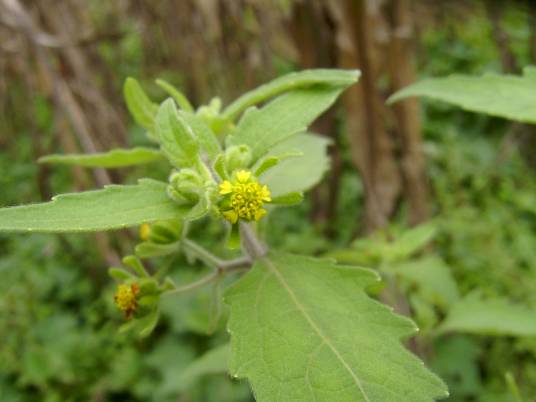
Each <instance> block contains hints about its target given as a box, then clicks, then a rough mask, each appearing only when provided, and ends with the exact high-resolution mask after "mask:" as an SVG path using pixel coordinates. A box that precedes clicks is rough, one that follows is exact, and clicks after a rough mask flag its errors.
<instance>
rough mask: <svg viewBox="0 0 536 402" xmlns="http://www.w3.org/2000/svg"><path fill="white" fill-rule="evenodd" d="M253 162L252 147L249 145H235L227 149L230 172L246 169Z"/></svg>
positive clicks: (227, 162) (226, 158) (226, 155)
mask: <svg viewBox="0 0 536 402" xmlns="http://www.w3.org/2000/svg"><path fill="white" fill-rule="evenodd" d="M250 163H251V149H249V147H248V146H247V145H233V146H230V147H229V148H227V149H226V150H225V166H226V168H227V171H228V172H229V173H231V172H234V171H235V170H238V169H244V168H247V167H248V166H249V164H250Z"/></svg>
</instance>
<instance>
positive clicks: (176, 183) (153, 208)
mask: <svg viewBox="0 0 536 402" xmlns="http://www.w3.org/2000/svg"><path fill="white" fill-rule="evenodd" d="M358 77H359V72H358V71H343V70H308V71H303V72H300V73H293V74H289V75H286V76H283V77H280V78H278V79H276V80H274V81H272V82H270V83H268V84H265V85H263V86H261V87H259V88H257V89H255V90H253V91H251V92H249V93H247V94H245V95H243V96H241V97H240V98H238V99H237V100H236V101H234V102H233V103H231V104H230V105H229V106H227V107H226V108H224V109H223V110H222V109H221V102H220V101H219V99H217V98H216V99H213V100H212V101H211V102H210V103H209V104H208V105H206V106H201V107H198V108H197V109H194V107H193V106H192V105H191V104H190V102H189V101H188V100H187V99H186V97H185V96H184V95H183V94H181V93H180V92H179V90H178V89H176V88H174V87H172V86H171V85H169V84H167V83H165V82H163V81H158V83H159V85H160V86H162V88H163V89H164V90H166V92H167V93H168V94H169V95H170V97H169V98H168V99H166V100H165V101H164V102H162V104H160V105H158V104H156V103H154V102H153V101H152V100H150V99H149V98H148V97H147V95H146V94H145V93H144V91H143V89H142V88H141V87H140V85H139V84H138V83H137V81H135V80H134V79H128V80H127V81H126V83H125V88H124V89H125V98H126V102H127V105H128V108H129V110H130V111H131V112H132V115H133V117H134V119H135V120H136V122H137V123H138V124H140V125H141V126H142V127H144V128H145V129H146V131H147V135H148V137H149V138H150V139H151V140H153V141H154V142H155V143H156V144H157V145H158V148H156V147H155V148H134V149H128V150H112V151H110V152H107V153H100V154H92V155H52V156H49V157H46V158H45V159H44V161H46V162H55V163H69V164H80V165H83V166H86V167H121V166H130V165H135V164H142V163H148V162H151V161H153V160H158V159H162V158H166V159H167V160H168V161H169V164H170V166H171V172H170V174H169V177H168V180H167V181H158V180H152V179H141V180H139V182H138V183H137V184H135V185H112V186H107V187H105V188H104V189H101V190H96V191H89V192H83V193H76V194H66V195H60V196H57V197H55V198H53V200H52V201H50V202H48V203H44V204H36V205H29V206H21V207H12V208H4V209H0V231H12V232H30V231H38V232H83V231H100V230H113V229H120V228H124V227H130V226H140V227H141V230H140V235H141V238H142V240H143V242H142V243H141V244H139V245H138V246H136V248H135V253H134V254H135V255H130V256H126V257H125V258H124V259H123V264H124V267H113V268H111V269H110V274H111V276H112V277H113V278H115V279H116V280H117V281H118V282H119V284H118V288H117V292H116V295H115V303H116V305H117V307H118V308H119V309H120V310H121V311H122V312H123V313H124V315H125V318H126V319H127V322H126V324H125V326H124V328H125V329H130V330H134V331H138V333H139V334H140V335H141V336H147V335H149V334H150V332H151V331H152V329H153V328H154V327H155V325H156V324H157V322H158V316H159V302H160V298H161V297H162V296H163V295H172V294H176V295H179V294H181V293H184V292H191V291H195V290H196V289H199V288H201V287H203V286H205V285H208V284H214V283H215V284H217V285H219V284H220V283H221V278H222V277H224V276H226V275H228V274H230V273H236V272H238V271H241V272H243V275H241V276H240V278H239V279H238V280H237V281H235V283H233V284H232V285H231V286H229V287H227V288H226V289H225V292H224V295H223V296H222V293H221V292H215V295H214V297H215V299H216V300H215V303H216V304H218V303H220V302H221V301H222V300H224V301H225V303H226V304H228V305H229V307H230V318H229V322H228V331H229V333H230V335H231V355H230V361H229V371H230V373H231V375H233V376H234V377H238V378H247V379H248V381H249V382H250V384H251V386H252V389H253V392H254V394H255V397H256V398H257V400H259V401H274V400H278V401H320V400H322V401H337V402H354V401H365V402H372V401H374V402H382V401H395V400H396V401H412V402H417V401H431V400H434V399H435V398H441V397H444V396H445V395H447V392H446V388H445V386H444V384H443V382H442V381H441V380H440V379H439V378H437V377H436V376H435V375H434V374H432V373H431V372H429V371H428V370H427V369H426V368H425V367H424V366H423V364H422V362H421V361H419V360H418V359H417V358H416V357H415V356H413V355H412V354H411V353H409V352H408V351H407V350H406V349H405V348H404V347H403V346H402V344H401V343H400V339H401V338H403V337H408V336H410V335H412V334H414V333H415V331H416V330H417V328H416V327H415V324H414V323H413V322H412V321H410V320H409V319H407V318H404V317H401V316H397V315H395V314H393V312H392V310H391V309H390V308H388V307H386V306H384V305H382V304H380V303H378V302H377V301H375V300H373V299H372V298H371V297H369V295H368V294H367V292H366V289H367V288H368V287H370V286H371V285H373V284H376V283H377V282H378V281H379V280H380V278H379V276H378V274H377V273H376V272H375V271H372V270H368V269H365V268H359V267H354V266H343V265H337V264H336V263H335V262H334V261H332V260H327V259H318V258H312V257H306V256H298V255H290V254H285V253H281V252H278V251H276V250H270V249H269V248H268V247H267V245H266V244H265V243H264V241H263V240H262V238H261V237H260V236H259V235H258V231H257V223H258V222H259V221H262V220H263V219H264V218H265V216H266V215H267V214H268V213H269V212H270V210H271V209H272V208H275V207H277V206H278V205H292V204H296V203H299V202H301V200H302V198H303V195H302V193H303V191H306V190H308V189H309V188H311V187H312V186H313V185H314V184H316V183H317V182H318V181H319V180H320V179H321V177H322V175H323V173H324V171H325V170H326V169H327V166H328V160H327V157H326V152H325V150H326V146H327V142H326V140H325V139H323V138H321V137H319V136H316V135H314V134H311V133H307V131H306V130H307V127H308V126H309V125H310V124H311V123H312V122H313V121H314V120H315V119H316V118H317V117H318V116H319V115H320V114H321V113H322V112H323V111H325V110H326V109H327V108H328V107H330V106H331V105H332V104H333V102H335V100H336V99H337V97H338V96H339V95H340V94H341V92H342V91H344V90H345V89H346V88H347V87H348V86H350V85H352V84H354V83H355V82H356V81H357V79H358ZM259 105H261V106H259ZM204 217H210V218H212V219H215V220H217V221H218V222H221V224H223V225H225V226H226V227H227V229H228V237H227V240H226V245H227V247H228V248H231V249H240V252H238V254H237V256H236V257H235V258H233V259H222V258H220V257H218V256H216V255H214V254H213V253H212V252H210V251H209V250H207V249H205V248H203V247H201V246H200V245H199V244H197V243H196V242H194V241H192V240H191V239H190V238H189V228H190V223H192V222H195V221H198V220H200V219H201V218H204ZM173 253H184V254H186V255H187V256H189V257H190V258H191V259H197V260H200V261H202V262H203V263H205V264H206V265H207V266H208V267H210V268H211V269H212V271H211V273H210V274H208V275H207V276H206V277H203V278H201V279H199V280H198V281H195V282H192V283H187V284H182V285H177V284H175V283H174V282H173V281H172V280H171V279H170V278H169V277H165V276H164V277H162V276H163V275H161V274H159V273H157V274H154V275H153V274H150V273H149V272H148V270H147V269H146V268H145V265H144V262H143V260H144V259H149V258H152V257H156V256H162V255H166V254H173ZM216 310H219V309H216ZM218 318H219V317H217V319H218Z"/></svg>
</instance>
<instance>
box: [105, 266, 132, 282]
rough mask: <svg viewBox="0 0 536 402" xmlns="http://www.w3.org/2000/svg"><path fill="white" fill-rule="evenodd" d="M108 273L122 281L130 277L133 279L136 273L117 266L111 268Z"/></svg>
mask: <svg viewBox="0 0 536 402" xmlns="http://www.w3.org/2000/svg"><path fill="white" fill-rule="evenodd" d="M108 274H109V275H110V276H111V277H112V278H114V279H117V280H119V281H120V282H122V281H126V280H129V279H133V278H134V275H132V274H131V273H130V272H127V271H125V270H124V269H122V268H116V267H111V268H110V269H109V270H108Z"/></svg>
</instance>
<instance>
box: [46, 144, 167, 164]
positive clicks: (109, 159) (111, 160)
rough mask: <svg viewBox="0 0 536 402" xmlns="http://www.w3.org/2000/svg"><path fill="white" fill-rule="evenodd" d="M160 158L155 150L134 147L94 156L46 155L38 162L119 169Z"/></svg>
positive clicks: (160, 154) (161, 156)
mask: <svg viewBox="0 0 536 402" xmlns="http://www.w3.org/2000/svg"><path fill="white" fill-rule="evenodd" d="M162 158H163V155H162V153H161V152H160V151H158V150H157V149H152V148H143V147H136V148H132V149H112V150H111V151H108V152H99V153H94V154H71V155H47V156H43V157H42V158H39V162H40V163H57V164H62V165H77V166H84V167H102V168H119V167H126V166H133V165H141V164H145V163H149V162H154V161H157V160H161V159H162Z"/></svg>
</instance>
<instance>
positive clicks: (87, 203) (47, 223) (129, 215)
mask: <svg viewBox="0 0 536 402" xmlns="http://www.w3.org/2000/svg"><path fill="white" fill-rule="evenodd" d="M166 186H167V185H166V183H162V182H159V181H156V180H151V179H142V180H140V181H139V182H138V184H136V185H128V186H118V185H111V186H106V187H105V188H104V189H103V190H95V191H86V192H82V193H72V194H63V195H58V196H56V197H54V198H53V199H52V201H50V202H46V203H42V204H32V205H24V206H19V207H10V208H1V209H0V232H49V233H60V232H91V231H97V230H112V229H122V228H125V227H129V226H138V225H141V224H142V223H149V222H154V221H158V220H164V219H175V218H181V217H182V216H183V215H184V214H185V213H186V212H187V211H188V209H187V208H185V207H180V206H178V205H177V204H176V203H174V202H173V201H171V200H170V199H169V198H168V197H167V195H166Z"/></svg>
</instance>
